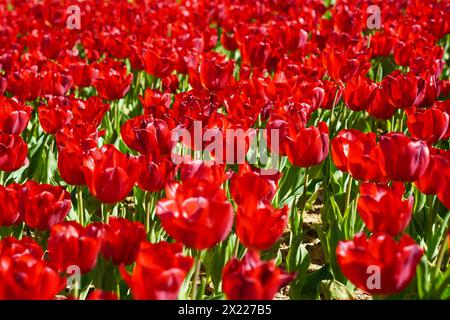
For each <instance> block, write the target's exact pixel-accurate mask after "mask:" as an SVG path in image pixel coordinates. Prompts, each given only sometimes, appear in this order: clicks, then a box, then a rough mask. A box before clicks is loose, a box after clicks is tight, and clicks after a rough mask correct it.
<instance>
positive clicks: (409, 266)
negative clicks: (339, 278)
mask: <svg viewBox="0 0 450 320" xmlns="http://www.w3.org/2000/svg"><path fill="white" fill-rule="evenodd" d="M336 255H337V260H338V263H339V266H340V267H341V270H342V272H343V273H344V275H345V276H346V277H347V278H348V279H349V280H350V281H351V282H352V283H353V284H355V286H356V287H358V288H360V289H362V290H364V291H366V292H369V293H370V294H393V293H398V292H401V291H402V290H403V289H405V288H406V286H407V285H408V284H409V283H410V282H411V280H412V279H413V278H414V275H415V272H416V267H417V264H418V263H419V261H420V259H421V257H422V255H423V250H422V248H421V247H419V246H418V245H417V244H416V243H415V242H414V240H412V239H411V238H410V237H409V236H408V235H404V236H403V237H402V238H401V239H400V241H399V242H395V240H394V239H393V238H392V237H391V236H389V235H386V234H377V235H373V236H372V237H371V238H369V239H367V238H366V235H365V234H363V233H361V234H358V235H356V236H355V238H354V239H353V240H350V241H341V242H339V243H338V246H337V249H336Z"/></svg>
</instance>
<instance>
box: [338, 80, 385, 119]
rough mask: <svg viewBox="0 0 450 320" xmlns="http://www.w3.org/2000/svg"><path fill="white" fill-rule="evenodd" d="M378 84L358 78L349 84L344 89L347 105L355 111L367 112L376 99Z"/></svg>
mask: <svg viewBox="0 0 450 320" xmlns="http://www.w3.org/2000/svg"><path fill="white" fill-rule="evenodd" d="M376 88H377V84H376V83H373V82H372V81H370V80H369V79H368V78H365V77H362V76H358V77H355V78H353V79H350V81H348V82H347V86H346V87H345V89H344V101H345V105H346V106H347V107H348V108H349V109H350V110H353V111H362V110H366V109H367V108H368V107H369V105H370V104H371V103H372V101H373V100H374V99H375V95H376V94H377V91H376Z"/></svg>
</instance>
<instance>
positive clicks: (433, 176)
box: [415, 149, 450, 195]
mask: <svg viewBox="0 0 450 320" xmlns="http://www.w3.org/2000/svg"><path fill="white" fill-rule="evenodd" d="M448 168H450V151H445V152H443V151H442V150H438V149H431V154H430V164H429V165H428V168H427V170H426V171H425V173H424V174H423V175H422V176H421V177H420V178H419V180H417V181H416V182H415V185H416V187H417V188H418V189H419V190H420V192H422V193H424V194H428V195H430V194H438V192H439V190H444V189H445V182H446V181H445V178H446V176H445V174H443V173H446V172H447V171H449V169H448Z"/></svg>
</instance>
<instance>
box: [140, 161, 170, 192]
mask: <svg viewBox="0 0 450 320" xmlns="http://www.w3.org/2000/svg"><path fill="white" fill-rule="evenodd" d="M139 161H140V165H141V170H140V174H139V177H138V180H137V185H138V187H139V188H141V189H142V190H145V191H149V192H158V191H161V190H163V189H164V187H165V186H166V184H167V183H168V182H169V181H171V180H173V179H174V177H175V173H176V166H175V165H174V164H173V163H172V161H170V159H168V158H162V159H160V160H155V161H153V160H152V157H151V156H141V157H139Z"/></svg>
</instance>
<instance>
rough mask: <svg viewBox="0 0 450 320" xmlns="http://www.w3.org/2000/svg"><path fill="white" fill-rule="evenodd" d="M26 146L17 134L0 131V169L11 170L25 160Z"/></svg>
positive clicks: (21, 164) (22, 164)
mask: <svg viewBox="0 0 450 320" xmlns="http://www.w3.org/2000/svg"><path fill="white" fill-rule="evenodd" d="M27 153H28V146H27V144H26V142H25V141H24V140H23V139H22V138H21V137H20V136H18V135H8V134H5V133H0V170H3V171H7V172H11V171H15V170H17V169H19V168H21V167H23V166H24V165H25V164H26V162H27Z"/></svg>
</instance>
